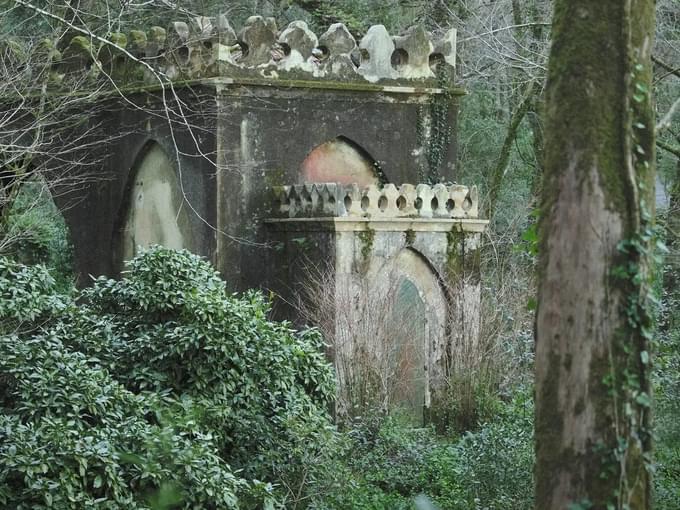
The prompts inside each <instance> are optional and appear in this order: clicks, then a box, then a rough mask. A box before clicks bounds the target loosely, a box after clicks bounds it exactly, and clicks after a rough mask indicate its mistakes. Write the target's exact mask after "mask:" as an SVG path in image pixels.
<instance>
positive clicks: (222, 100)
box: [55, 16, 462, 289]
mask: <svg viewBox="0 0 680 510" xmlns="http://www.w3.org/2000/svg"><path fill="white" fill-rule="evenodd" d="M114 35H115V37H113V38H112V40H113V41H114V42H115V44H116V47H106V46H105V47H104V48H103V49H102V50H100V51H99V52H95V51H94V50H93V48H91V47H90V46H89V43H88V42H87V41H83V40H82V38H78V37H76V38H74V40H73V41H72V42H71V44H70V45H69V46H68V47H67V48H65V49H64V50H63V52H61V53H60V54H58V55H55V81H56V82H57V85H58V86H62V87H68V86H69V84H71V83H72V82H74V80H76V78H77V79H80V80H82V79H83V76H82V75H83V73H85V74H86V75H87V77H88V80H89V83H91V84H93V85H94V84H101V83H102V82H103V83H110V82H111V81H113V82H115V83H116V86H117V87H118V90H119V91H120V92H121V93H122V94H123V95H124V97H120V96H119V94H118V92H116V91H114V90H111V89H109V92H108V93H107V94H105V95H104V96H102V97H101V98H100V99H99V103H100V105H104V106H103V107H100V108H98V109H97V112H96V114H94V115H93V116H92V118H90V119H89V122H90V123H91V124H93V125H94V124H99V125H104V126H106V127H107V129H108V132H109V133H110V134H111V136H112V137H111V138H110V139H107V140H101V141H100V140H90V142H91V145H89V146H88V150H89V151H91V152H97V151H98V152H99V153H100V156H101V159H102V161H103V163H102V164H101V166H100V167H98V168H96V169H95V170H94V172H93V173H94V175H93V176H92V179H91V181H92V182H88V183H84V184H83V186H82V187H79V188H78V189H75V190H66V193H65V194H64V195H63V196H61V193H60V194H59V195H60V196H59V197H58V202H59V204H60V205H61V206H62V208H63V209H64V210H65V211H66V217H67V221H68V223H69V225H70V227H71V230H72V235H73V241H74V246H75V251H76V268H77V271H78V273H79V275H80V281H81V283H82V284H87V282H88V281H89V278H88V275H90V274H92V275H99V274H108V275H115V274H116V273H117V272H118V271H120V269H121V268H122V267H123V262H124V259H125V258H126V257H128V256H129V255H130V251H131V249H130V246H127V247H126V243H127V245H130V243H133V244H134V241H132V240H131V239H133V237H134V236H131V235H130V233H129V232H128V231H129V230H130V229H134V228H138V227H135V226H134V225H133V224H132V223H130V218H131V217H132V216H131V215H132V212H131V211H133V210H135V208H137V209H138V210H139V211H142V210H146V209H145V208H146V207H147V206H146V205H144V204H145V203H147V205H148V202H149V200H151V196H150V195H149V192H148V191H147V192H146V194H144V193H141V194H140V193H138V192H140V191H143V190H145V189H147V190H148V189H152V188H154V186H155V185H154V184H153V183H151V184H150V183H146V184H144V183H140V182H139V179H138V177H139V175H138V172H139V166H140V164H141V162H142V161H143V159H144V157H145V155H146V154H147V153H148V151H149V150H151V149H150V147H155V148H156V149H154V150H162V151H163V152H164V153H165V157H166V158H167V161H169V162H170V165H172V166H173V168H172V169H171V171H173V172H174V173H175V176H176V179H175V184H176V185H177V186H179V190H177V189H175V190H173V191H172V192H171V193H170V194H171V195H172V196H173V197H175V198H174V199H173V204H171V205H170V208H171V209H173V212H174V214H175V216H177V218H176V219H175V218H172V217H171V215H167V216H168V218H166V219H167V222H164V221H163V220H162V219H159V218H155V219H153V220H149V219H148V218H146V219H145V218H143V217H142V216H141V215H139V214H138V215H136V216H135V217H136V218H138V219H139V221H141V222H142V223H144V224H145V226H144V229H146V230H147V234H149V235H146V236H142V237H139V235H138V237H139V239H140V240H142V241H143V244H148V243H150V242H154V241H155V242H164V237H163V235H162V232H165V233H166V234H167V232H168V229H169V228H175V227H174V226H173V225H172V223H173V222H174V223H176V222H177V221H180V222H181V223H182V224H183V225H184V226H183V227H182V228H183V230H184V231H185V232H190V233H191V235H184V236H183V238H184V240H183V242H182V246H183V247H186V248H188V249H190V250H192V251H194V252H196V253H200V254H202V255H205V256H208V257H209V258H211V260H212V261H213V262H214V263H215V264H216V266H217V267H218V268H219V270H220V271H221V272H222V274H223V275H224V277H225V279H226V280H227V281H228V282H229V283H230V284H231V285H232V286H233V288H235V289H243V288H246V287H252V286H258V285H259V284H260V283H261V267H262V265H263V264H265V263H266V258H267V254H266V251H267V247H266V244H265V243H266V239H265V238H264V234H263V232H264V231H263V229H262V219H263V218H264V211H263V201H264V197H265V196H266V195H267V193H268V190H269V189H271V187H272V186H276V185H281V184H286V183H295V182H297V183H302V182H305V181H308V180H334V181H337V182H355V181H362V182H364V183H368V182H382V183H385V182H392V183H397V184H400V183H402V182H426V181H432V180H440V179H441V180H444V181H452V180H454V178H455V158H456V143H455V140H456V138H455V124H456V115H457V109H458V105H457V98H458V96H459V95H460V94H462V92H461V91H460V90H457V89H454V88H452V87H451V84H450V80H449V81H447V80H443V77H444V78H445V77H450V76H451V75H452V69H453V64H455V30H453V31H448V32H446V33H443V34H440V35H437V36H432V35H431V34H428V33H426V32H425V31H424V30H422V28H419V27H414V28H412V29H410V30H408V31H407V32H406V33H405V34H403V35H400V36H395V37H392V36H390V35H389V34H388V33H387V32H386V30H385V29H384V27H381V26H377V27H372V28H371V29H370V30H369V31H368V33H367V34H366V36H365V37H364V38H363V39H362V40H361V41H359V42H358V43H357V42H356V41H355V40H354V38H353V37H352V36H351V35H350V34H349V32H348V31H347V29H346V28H345V27H344V26H343V25H341V24H336V25H333V26H332V27H331V28H329V30H328V31H327V32H326V33H324V34H322V35H321V36H320V37H317V36H316V35H315V34H313V33H312V32H311V31H309V29H308V28H307V27H306V25H304V23H301V22H293V23H291V24H290V25H289V26H288V27H286V28H285V29H284V30H281V31H278V30H277V29H276V27H275V26H274V25H273V22H272V20H270V19H264V18H261V17H257V16H256V17H252V18H249V19H248V20H247V22H246V24H245V26H244V27H242V28H241V29H240V30H238V31H235V30H234V29H232V28H231V26H230V24H229V23H228V21H227V20H226V18H224V17H220V18H217V19H208V18H196V19H194V20H192V22H191V23H188V24H187V23H183V22H175V23H172V24H170V26H169V28H168V29H167V30H165V29H161V28H160V27H151V28H150V29H148V30H146V31H132V32H131V33H129V34H114ZM435 72H436V73H437V74H436V73H435ZM437 76H439V77H437ZM168 79H169V80H171V82H169V81H167V80H168ZM171 83H172V84H171ZM104 88H105V89H106V87H104ZM329 148H330V149H333V150H334V151H335V152H333V153H331V152H332V151H329V150H328V149H329ZM315 149H316V150H315ZM310 154H311V156H310ZM91 156H92V154H89V155H85V157H91ZM357 172H359V173H361V178H358V177H357V175H358V174H357ZM166 180H168V181H171V180H172V179H169V178H168V177H167V174H166ZM155 184H158V186H155V188H159V187H160V184H159V183H155ZM178 195H179V196H180V197H181V200H180V203H177V196H178ZM144 197H146V198H144ZM149 210H150V211H154V210H156V209H154V208H151V209H149ZM154 214H155V213H154ZM151 224H153V225H154V227H153V228H151V229H150V230H149V228H150V227H149V225H151ZM139 228H141V227H139Z"/></svg>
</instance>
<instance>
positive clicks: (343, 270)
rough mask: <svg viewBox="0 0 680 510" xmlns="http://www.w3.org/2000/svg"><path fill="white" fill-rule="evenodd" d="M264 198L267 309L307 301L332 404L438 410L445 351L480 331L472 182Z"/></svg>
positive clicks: (289, 309) (310, 188)
mask: <svg viewBox="0 0 680 510" xmlns="http://www.w3.org/2000/svg"><path fill="white" fill-rule="evenodd" d="M273 201H274V204H275V205H274V208H273V210H272V219H270V220H268V222H267V225H268V228H269V231H270V237H269V239H270V241H271V243H272V246H273V247H274V250H273V251H271V252H269V253H270V254H271V256H270V258H269V260H268V262H267V264H265V267H267V268H269V272H268V275H267V276H268V277H267V280H268V282H269V286H270V288H271V289H272V290H274V292H275V294H277V295H279V296H281V299H280V301H279V308H278V309H277V313H278V314H279V316H282V317H285V318H289V319H292V320H294V321H295V320H296V318H297V319H300V309H302V310H303V312H309V311H311V312H310V313H312V315H313V319H314V320H315V321H316V322H318V323H319V325H320V327H321V328H322V330H323V332H324V333H325V335H326V340H327V342H329V344H330V346H331V351H332V352H331V354H332V356H333V359H334V361H335V364H336V372H337V374H338V378H339V382H340V395H339V397H340V398H339V399H338V409H337V411H338V413H339V414H341V415H347V414H351V413H352V408H353V406H355V405H356V404H357V400H360V401H361V403H363V401H364V400H365V399H366V398H369V399H370V398H371V397H372V396H373V397H374V396H375V395H381V402H380V405H384V406H385V407H387V408H388V409H391V408H395V407H402V408H405V409H406V411H407V412H408V413H409V414H410V415H411V416H412V417H413V418H414V420H415V421H416V422H419V423H420V422H422V421H423V420H424V419H425V415H427V416H433V415H436V414H437V412H436V409H435V410H433V409H432V408H433V407H434V406H436V403H437V401H438V398H437V397H438V395H437V394H438V392H442V391H444V389H445V388H446V384H447V378H448V376H449V367H450V356H451V352H452V350H454V349H458V348H460V347H461V346H463V345H465V346H466V347H467V346H469V345H474V344H475V342H477V336H478V332H479V302H480V301H479V292H480V281H479V264H478V257H479V255H478V248H479V241H480V236H481V232H482V231H483V230H484V228H485V226H486V224H487V222H486V221H484V220H479V219H478V218H477V214H478V198H477V193H476V189H474V188H473V189H468V188H466V187H464V186H459V185H453V186H449V187H447V186H444V185H441V184H440V185H436V186H428V185H419V186H417V187H414V186H412V185H409V184H405V185H402V186H401V187H399V188H397V187H396V186H394V185H386V186H384V187H382V188H380V187H378V186H375V185H373V186H368V187H359V186H357V185H340V184H317V185H299V186H285V187H282V188H280V189H277V192H276V194H275V197H274V199H273ZM409 289H410V290H409ZM310 292H311V294H310ZM300 296H302V298H303V300H306V302H302V303H300ZM306 319H308V317H302V321H304V320H306ZM366 379H369V380H370V381H368V382H367V381H366ZM364 385H368V387H369V391H371V392H372V393H373V395H371V396H366V395H363V394H362V392H363V391H365V388H364ZM358 386H360V388H359V389H357V387H358ZM381 391H384V392H385V393H384V395H382V394H381Z"/></svg>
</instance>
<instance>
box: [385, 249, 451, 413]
mask: <svg viewBox="0 0 680 510" xmlns="http://www.w3.org/2000/svg"><path fill="white" fill-rule="evenodd" d="M376 278H377V279H378V280H379V281H384V282H387V283H386V285H387V287H386V288H385V290H386V292H388V293H391V294H392V295H391V297H388V300H389V303H390V304H391V307H392V318H391V321H392V322H393V323H394V324H393V327H392V330H393V334H392V340H391V343H392V345H391V346H388V349H389V352H390V358H391V361H390V363H391V364H392V367H393V368H392V369H393V370H394V373H395V374H399V375H398V380H397V381H395V387H394V389H393V398H394V401H395V403H397V404H398V405H399V406H400V407H402V408H403V409H404V410H405V411H406V412H407V413H408V414H410V415H411V416H412V417H413V418H414V419H415V421H416V422H422V420H423V418H424V415H423V411H424V408H427V407H429V406H430V399H431V396H430V387H431V382H432V380H433V379H432V378H433V377H438V375H437V374H438V373H439V372H440V367H439V364H441V362H442V359H443V356H444V350H445V344H446V327H447V324H446V322H447V317H448V308H449V307H448V299H447V295H446V292H445V289H444V287H443V286H442V283H441V278H440V276H439V274H438V273H437V271H436V270H435V268H434V267H433V266H432V264H431V263H430V261H429V260H428V259H427V258H426V257H425V256H424V255H423V254H422V253H420V252H419V251H417V250H415V249H413V248H410V247H408V248H404V249H402V250H401V251H399V252H398V253H397V254H396V255H395V256H394V257H392V258H391V259H390V260H389V261H388V262H387V263H386V264H384V265H383V267H382V268H381V270H380V271H378V273H377V274H376Z"/></svg>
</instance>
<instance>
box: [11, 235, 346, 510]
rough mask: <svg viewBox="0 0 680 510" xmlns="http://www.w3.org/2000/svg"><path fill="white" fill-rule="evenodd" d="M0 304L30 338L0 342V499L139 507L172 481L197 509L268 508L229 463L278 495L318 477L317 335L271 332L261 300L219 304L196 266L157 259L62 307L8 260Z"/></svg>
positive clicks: (330, 433) (33, 272)
mask: <svg viewBox="0 0 680 510" xmlns="http://www.w3.org/2000/svg"><path fill="white" fill-rule="evenodd" d="M16 275H19V276H20V278H16ZM0 295H2V296H18V298H19V299H20V300H22V299H23V300H24V302H25V304H28V305H30V306H29V307H28V308H27V310H28V312H24V311H22V310H24V309H23V308H21V307H19V306H18V305H11V304H7V302H6V301H5V302H3V305H2V308H0V321H1V322H0V324H2V325H3V326H4V331H5V332H6V333H9V332H10V331H14V327H15V325H16V324H17V323H18V322H22V324H23V325H24V329H23V331H25V332H24V333H20V334H19V335H20V336H17V334H12V335H10V334H6V335H5V336H4V337H3V340H2V343H1V345H0V348H1V349H2V351H1V352H0V356H1V357H2V361H0V377H1V378H2V384H3V388H4V389H5V394H6V397H5V399H4V401H3V408H4V409H3V410H4V412H5V415H6V416H5V418H4V420H5V421H4V422H3V423H4V425H5V427H4V435H3V436H2V440H1V442H0V452H1V455H2V459H3V460H4V462H3V463H2V464H3V471H2V478H1V488H0V496H3V497H5V498H6V500H8V501H16V502H21V504H24V505H25V507H27V508H28V507H39V506H40V505H41V504H42V505H46V506H49V504H50V501H51V502H52V503H54V504H55V505H56V502H57V501H59V502H60V503H59V505H62V506H64V507H67V508H83V507H85V506H87V505H94V504H98V505H100V506H102V507H104V508H136V506H135V505H137V506H143V505H144V501H145V500H146V499H145V498H147V496H148V493H150V492H153V491H154V490H158V489H160V488H161V487H163V486H164V485H168V484H169V486H170V487H175V488H176V491H175V492H176V493H177V497H178V498H181V501H182V502H183V505H184V506H186V507H192V508H230V507H234V506H235V505H236V504H237V499H238V498H239V496H241V503H244V502H247V501H248V498H249V497H250V496H252V495H253V494H255V493H258V494H259V497H256V498H255V499H260V500H262V499H263V498H264V499H265V500H267V499H268V500H271V489H270V488H269V489H268V488H267V486H266V485H264V486H263V485H262V484H260V483H255V484H251V485H248V484H247V483H246V482H245V481H244V480H242V479H240V478H238V477H236V476H234V474H233V473H232V471H231V468H230V466H232V467H234V468H236V469H239V470H241V473H240V475H241V476H244V477H247V478H252V479H258V480H274V479H276V480H278V481H279V482H281V488H280V489H279V494H280V495H281V496H282V497H289V498H291V497H293V496H291V495H294V497H295V498H297V499H303V498H304V497H305V494H306V491H308V490H310V488H312V487H315V484H317V483H319V484H320V483H322V482H323V480H322V478H321V476H320V475H317V474H315V472H312V471H314V468H315V467H319V469H321V464H322V462H323V460H324V459H328V458H329V456H330V454H331V453H330V452H332V448H333V445H334V444H335V442H336V441H337V434H336V432H335V429H334V428H333V426H332V425H331V422H330V420H329V418H328V414H327V412H326V409H327V407H328V406H329V403H330V400H331V398H332V396H333V394H334V384H333V377H332V371H331V368H330V366H329V364H328V363H327V362H326V360H325V358H324V355H323V352H322V347H323V345H322V342H321V338H320V336H319V334H318V333H317V332H316V331H314V330H306V331H302V332H300V333H296V332H295V331H293V330H292V329H290V328H289V327H288V325H287V324H285V323H276V322H271V321H269V320H268V319H267V314H268V312H269V305H268V303H267V302H266V301H265V300H264V299H263V298H262V296H261V295H259V294H257V293H253V292H251V293H248V294H246V295H245V296H243V297H241V298H239V297H236V296H232V295H228V294H227V292H226V290H225V285H224V282H222V280H220V278H219V276H218V275H217V273H216V272H215V271H214V270H213V269H212V268H211V267H210V266H209V264H208V263H207V262H205V261H203V260H201V259H200V258H199V257H197V256H194V255H191V254H190V253H188V252H185V251H182V252H176V251H172V250H166V249H162V248H158V247H157V248H152V249H150V250H148V251H146V252H144V253H142V254H141V255H140V256H138V257H137V258H135V259H134V260H133V261H132V262H131V264H130V266H129V270H128V271H127V272H126V273H125V274H124V278H123V279H122V280H120V281H114V280H107V279H104V278H100V279H98V280H97V281H95V283H94V286H93V287H92V288H90V289H88V290H85V291H83V292H81V293H80V294H74V295H73V297H68V296H63V295H60V294H59V293H57V292H55V288H54V285H53V281H52V280H50V278H49V274H48V273H47V272H46V271H45V270H44V269H41V268H25V267H23V266H20V265H18V264H13V263H10V262H8V261H6V260H5V261H2V262H1V263H0ZM31 298H33V304H31ZM43 445H49V447H47V448H44V447H43V448H42V449H41V447H42V446H43ZM17 452H19V453H17ZM43 466H45V467H43ZM29 472H30V476H29V474H28V473H29ZM46 498H50V499H49V500H48V499H46ZM74 498H75V500H74ZM95 502H96V503H95ZM260 502H261V501H260ZM36 505H37V506H36ZM68 505H71V506H68ZM106 505H108V506H106Z"/></svg>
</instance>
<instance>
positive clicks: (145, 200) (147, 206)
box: [121, 143, 192, 261]
mask: <svg viewBox="0 0 680 510" xmlns="http://www.w3.org/2000/svg"><path fill="white" fill-rule="evenodd" d="M131 175H132V176H133V180H132V182H131V185H130V186H129V187H128V200H127V211H126V213H125V217H124V220H123V227H122V231H121V256H122V258H123V260H124V261H125V260H129V259H131V258H132V257H134V256H135V253H136V252H137V249H138V247H142V248H144V247H147V246H150V245H153V244H159V245H162V246H166V247H168V248H174V249H181V248H187V247H190V246H192V242H191V228H190V222H189V211H188V207H187V206H186V204H185V203H184V198H183V194H182V190H181V187H180V183H179V179H178V177H177V173H176V171H175V165H174V164H173V163H172V162H171V161H170V158H168V156H167V154H166V153H165V151H164V150H163V149H162V148H161V146H160V145H158V144H157V143H151V144H149V145H147V146H146V147H145V149H144V151H143V155H142V157H141V158H140V159H139V162H138V163H137V165H136V167H135V169H134V170H133V172H132V174H131Z"/></svg>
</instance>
